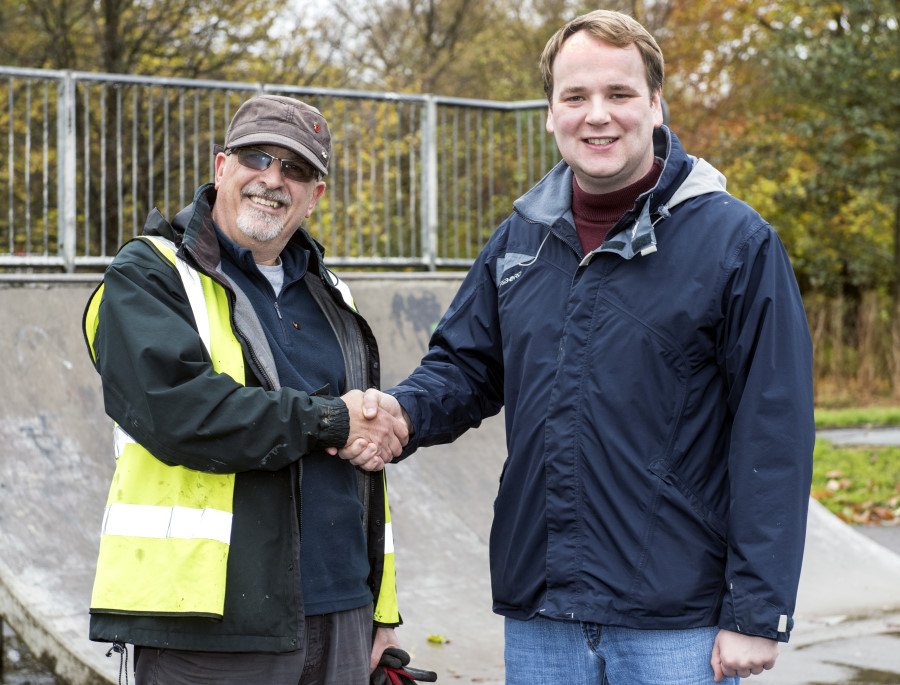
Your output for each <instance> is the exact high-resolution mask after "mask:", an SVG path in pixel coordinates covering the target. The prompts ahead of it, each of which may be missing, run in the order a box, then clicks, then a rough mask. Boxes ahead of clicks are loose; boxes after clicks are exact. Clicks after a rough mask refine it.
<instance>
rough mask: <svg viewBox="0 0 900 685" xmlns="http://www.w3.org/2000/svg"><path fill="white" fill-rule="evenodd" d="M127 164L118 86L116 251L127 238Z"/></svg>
mask: <svg viewBox="0 0 900 685" xmlns="http://www.w3.org/2000/svg"><path fill="white" fill-rule="evenodd" d="M124 173H125V163H124V161H123V159H122V88H121V86H116V220H117V221H118V222H119V225H118V226H117V227H116V250H118V249H119V248H120V247H122V242H123V240H122V239H123V238H124V237H125V208H124V204H125V194H124V193H123V192H122V184H123V183H124V182H125V176H124Z"/></svg>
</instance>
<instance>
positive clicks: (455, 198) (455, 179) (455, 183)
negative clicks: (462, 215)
mask: <svg viewBox="0 0 900 685" xmlns="http://www.w3.org/2000/svg"><path fill="white" fill-rule="evenodd" d="M451 161H452V168H453V176H452V177H451V178H450V184H451V186H452V187H453V190H452V196H451V198H450V203H451V206H452V207H453V233H452V241H453V242H452V246H453V250H452V253H453V257H459V108H457V107H454V108H453V158H452V160H451ZM448 229H449V227H447V226H445V227H444V230H445V231H446V230H448ZM447 256H448V257H449V256H450V253H448V254H447Z"/></svg>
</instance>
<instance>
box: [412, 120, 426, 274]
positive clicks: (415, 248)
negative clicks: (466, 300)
mask: <svg viewBox="0 0 900 685" xmlns="http://www.w3.org/2000/svg"><path fill="white" fill-rule="evenodd" d="M422 116H423V115H418V116H417V114H416V110H415V108H414V107H412V106H410V108H409V130H410V137H409V248H410V250H409V253H410V256H413V255H415V254H417V253H418V254H419V256H420V257H423V258H424V257H425V255H424V254H421V251H422V246H421V245H419V231H418V230H417V229H418V216H419V212H418V211H417V210H416V200H417V191H418V189H417V187H416V180H417V179H418V178H419V176H418V174H417V173H416V146H415V144H414V141H415V139H416V136H415V134H414V133H413V132H414V131H415V130H416V129H417V127H416V122H417V121H419V124H420V125H419V127H418V131H419V138H420V140H421V137H422V136H423V135H424V133H423V129H422V126H421V117H422ZM420 144H421V143H420Z"/></svg>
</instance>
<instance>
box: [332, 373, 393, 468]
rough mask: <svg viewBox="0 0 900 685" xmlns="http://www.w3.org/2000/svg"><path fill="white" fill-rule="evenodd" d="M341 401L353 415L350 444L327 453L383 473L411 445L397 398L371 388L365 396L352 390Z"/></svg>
mask: <svg viewBox="0 0 900 685" xmlns="http://www.w3.org/2000/svg"><path fill="white" fill-rule="evenodd" d="M341 399H342V400H343V401H344V404H346V405H347V410H348V411H349V413H350V433H349V435H348V437H347V444H346V445H344V446H343V447H342V448H340V449H338V448H335V447H330V448H328V450H326V451H327V452H328V453H329V454H336V455H338V456H339V457H341V459H346V460H347V461H349V462H350V463H352V464H353V465H355V466H358V467H360V468H361V469H363V470H366V471H380V470H381V469H383V468H384V465H385V464H386V463H388V462H389V461H391V459H393V458H394V457H397V456H399V455H400V453H401V452H402V451H403V447H404V446H405V445H406V443H407V442H409V429H408V427H407V422H406V420H405V419H404V416H403V409H402V408H401V407H400V404H399V403H398V402H397V400H396V399H394V398H393V397H391V396H390V395H386V394H385V393H383V392H380V391H379V390H376V389H375V388H369V389H368V390H366V392H365V393H363V392H362V391H360V390H351V391H350V392H348V393H346V394H345V395H342V396H341Z"/></svg>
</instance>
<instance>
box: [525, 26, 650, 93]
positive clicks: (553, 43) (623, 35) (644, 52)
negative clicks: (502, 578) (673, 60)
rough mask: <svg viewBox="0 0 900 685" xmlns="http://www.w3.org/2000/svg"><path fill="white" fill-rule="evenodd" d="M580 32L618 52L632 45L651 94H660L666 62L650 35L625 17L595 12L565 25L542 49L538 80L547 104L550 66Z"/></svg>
mask: <svg viewBox="0 0 900 685" xmlns="http://www.w3.org/2000/svg"><path fill="white" fill-rule="evenodd" d="M579 31H587V32H588V33H589V34H590V35H592V36H593V37H594V38H597V39H599V40H602V41H604V42H606V43H609V44H610V45H615V46H616V47H618V48H627V47H628V46H629V45H634V46H635V47H636V48H637V49H638V52H640V53H641V59H642V60H643V62H644V68H645V71H646V72H647V85H648V86H649V88H650V94H651V95H652V94H653V93H657V92H662V86H663V78H664V77H665V62H664V60H663V54H662V50H660V48H659V45H658V44H657V43H656V40H655V39H654V38H653V36H651V35H650V32H649V31H647V29H645V28H644V27H643V26H642V25H641V24H640V22H638V21H637V20H635V19H633V18H632V17H629V16H628V15H627V14H622V13H621V12H614V11H612V10H594V11H593V12H589V13H587V14H582V15H581V16H580V17H576V18H575V19H573V20H572V21H570V22H569V23H567V24H566V25H565V26H563V27H562V28H561V29H559V30H558V31H557V32H556V33H554V34H553V36H552V37H551V38H550V40H548V41H547V45H545V46H544V52H543V53H542V54H541V63H540V64H541V78H542V79H543V82H544V93H545V94H546V96H547V100H548V101H550V100H552V97H553V63H554V62H555V61H556V57H557V55H559V51H560V50H561V49H562V46H563V43H565V42H566V41H567V40H568V39H569V38H570V37H571V36H572V35H574V34H576V33H578V32H579Z"/></svg>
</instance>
